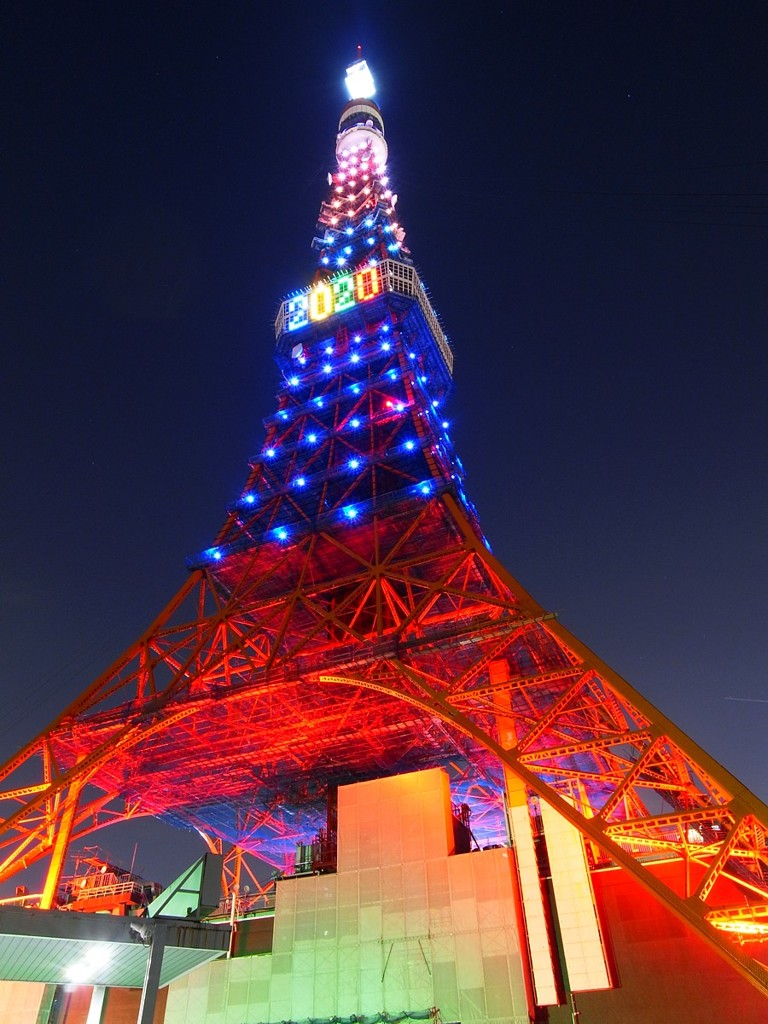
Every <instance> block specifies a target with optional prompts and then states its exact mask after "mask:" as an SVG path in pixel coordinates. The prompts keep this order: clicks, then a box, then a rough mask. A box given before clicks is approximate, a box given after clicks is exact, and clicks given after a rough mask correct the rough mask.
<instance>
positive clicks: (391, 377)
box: [387, 370, 397, 380]
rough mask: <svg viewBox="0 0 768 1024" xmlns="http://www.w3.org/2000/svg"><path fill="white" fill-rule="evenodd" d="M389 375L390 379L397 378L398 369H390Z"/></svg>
mask: <svg viewBox="0 0 768 1024" xmlns="http://www.w3.org/2000/svg"><path fill="white" fill-rule="evenodd" d="M387 376H388V377H389V379H390V380H397V370H389V371H388V373H387Z"/></svg>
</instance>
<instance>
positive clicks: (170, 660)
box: [2, 494, 768, 986]
mask: <svg viewBox="0 0 768 1024" xmlns="http://www.w3.org/2000/svg"><path fill="white" fill-rule="evenodd" d="M399 521H400V520H399V519H398V522H399ZM380 527H381V528H380ZM334 551H336V552H338V554H339V558H340V559H341V561H342V562H343V561H344V559H345V558H347V559H349V567H348V569H347V570H345V572H344V573H343V575H342V578H341V580H339V579H337V580H336V581H335V582H334V581H333V580H331V579H330V578H328V576H327V573H326V570H325V568H324V567H325V566H327V565H328V563H329V561H331V560H332V558H333V552H334ZM350 552H352V554H350ZM241 557H242V558H243V559H244V560H245V562H244V564H243V567H242V579H243V580H244V581H245V582H244V584H243V586H242V588H240V589H237V588H235V589H233V591H232V594H233V596H232V597H231V598H229V599H226V600H225V599H223V598H222V596H221V586H220V584H219V583H218V581H217V580H216V578H215V576H214V573H213V570H211V571H206V570H199V571H198V572H197V573H196V574H195V575H194V576H193V577H192V579H191V580H190V581H189V583H188V584H187V585H186V587H185V588H183V590H182V591H181V592H180V594H179V595H178V597H177V599H176V600H175V601H174V602H172V604H171V605H170V606H169V608H168V609H167V610H166V612H164V613H163V615H162V616H161V617H160V618H159V619H158V621H157V622H156V623H155V624H154V625H153V627H152V628H151V629H150V630H149V631H148V632H147V633H146V634H145V636H144V637H143V638H142V639H141V640H140V641H139V643H138V644H137V645H135V647H134V648H132V649H131V650H130V651H129V652H127V654H126V656H125V658H124V659H122V660H121V662H120V663H119V664H118V665H116V666H115V667H114V668H113V669H112V670H111V671H110V672H108V673H106V674H105V675H104V676H103V677H102V678H101V679H100V680H98V681H97V682H96V683H95V684H94V686H93V687H92V688H91V689H90V690H89V691H87V692H86V693H85V694H84V695H83V696H82V697H81V698H80V699H79V700H78V701H77V702H76V703H75V704H73V705H72V706H71V707H70V708H69V709H67V711H66V712H65V713H64V714H63V715H62V716H61V717H60V718H59V719H58V720H57V722H55V723H54V724H53V725H52V726H51V727H50V728H49V729H48V730H46V732H45V733H44V734H42V735H41V736H40V737H38V738H37V739H36V740H35V741H33V743H31V744H29V745H28V746H27V747H26V748H25V749H24V751H22V752H21V754H20V755H19V756H18V757H17V758H16V759H14V761H12V762H10V763H9V764H7V765H6V766H5V768H4V769H3V773H2V774H3V778H4V780H5V791H4V793H3V794H2V797H3V800H4V807H5V809H6V821H5V827H4V830H3V832H2V851H3V863H2V876H3V877H5V878H7V877H10V876H11V875H12V874H13V873H14V872H15V871H17V870H18V869H19V868H20V867H22V866H24V865H25V864H28V863H30V862H32V861H34V860H36V859H38V858H39V857H41V856H43V855H44V854H45V853H47V852H49V851H50V850H51V848H52V846H53V844H54V841H55V839H56V836H57V833H58V831H59V829H60V827H61V823H62V821H63V820H64V816H65V814H66V813H67V812H69V814H70V817H71V818H72V820H71V822H70V823H69V824H70V826H71V828H70V834H69V836H68V838H71V839H75V838H80V837H82V836H84V835H86V834H88V833H89V832H90V831H92V830H93V828H95V827H98V826H99V824H100V823H101V822H102V821H104V820H115V818H116V817H118V818H119V817H120V816H121V815H123V816H130V815H135V814H142V813H143V814H146V813H152V814H159V813H163V812H171V813H174V814H176V815H178V816H179V817H184V818H185V819H186V820H187V821H188V822H190V823H193V824H196V825H199V826H200V827H201V828H207V831H208V832H209V833H214V834H215V831H216V830H215V826H214V827H213V828H212V827H211V824H210V821H208V820H206V816H207V814H208V813H209V810H210V792H209V787H210V783H206V781H205V780H206V779H214V778H215V786H216V796H217V799H219V800H221V801H222V802H226V801H227V800H230V801H232V804H233V806H236V807H241V808H242V810H243V822H244V824H245V822H246V819H247V827H246V832H248V831H249V832H250V835H249V834H244V835H243V836H242V839H243V842H242V844H241V845H243V846H246V847H248V846H250V848H251V849H252V850H254V851H255V852H258V853H260V854H262V855H264V854H265V853H266V854H267V855H268V847H269V842H268V840H267V839H265V838H264V828H263V827H262V828H261V831H260V832H259V835H260V836H261V838H260V839H259V841H258V842H253V840H252V837H253V835H254V833H255V832H256V831H258V829H257V828H256V822H258V823H259V824H260V825H261V826H264V825H265V824H266V826H267V828H270V827H271V828H272V829H273V830H274V833H275V835H282V834H283V833H284V832H285V831H286V829H288V828H289V826H288V825H286V821H285V817H284V815H282V816H281V808H284V807H285V806H286V801H290V800H291V798H292V797H293V798H294V799H295V801H296V805H299V804H300V794H299V790H300V787H301V785H302V782H306V780H307V779H317V778H323V777H325V778H329V777H331V776H333V777H335V778H338V777H339V776H342V777H348V778H354V777H366V776H368V775H370V774H382V773H386V772H387V771H388V770H393V769H394V770H397V764H398V761H400V760H401V759H402V757H403V753H404V752H409V751H410V752H415V759H416V761H417V763H421V764H428V763H430V762H433V763H434V762H440V761H444V759H445V758H446V756H449V755H450V750H449V749H448V748H447V747H446V737H448V738H449V739H450V740H451V742H452V743H453V745H454V752H459V753H460V752H461V750H462V745H463V744H465V743H466V742H467V741H466V737H469V738H470V740H471V741H472V745H473V749H476V750H485V751H487V752H489V753H490V754H491V755H493V756H494V757H495V758H497V759H498V760H499V761H501V762H503V763H505V764H507V765H509V766H510V767H511V768H512V769H513V770H514V771H516V772H517V773H518V774H519V775H520V776H521V777H522V778H523V779H524V781H525V782H526V783H527V784H528V785H529V786H530V788H531V789H532V790H533V791H535V792H537V793H538V794H539V795H540V796H541V797H542V798H544V799H545V800H547V801H549V802H550V803H551V804H552V805H553V806H555V807H556V808H557V809H558V810H559V811H560V812H561V813H562V814H563V815H564V816H565V817H567V818H568V819H569V820H571V821H572V822H573V823H574V824H576V825H577V827H579V828H580V829H581V830H582V832H583V833H584V834H585V835H586V836H588V837H589V838H590V839H591V840H593V841H594V842H595V843H597V844H598V845H599V846H600V847H601V848H602V849H604V850H605V851H607V853H608V854H609V855H610V856H611V857H612V858H613V859H614V860H615V861H616V862H618V863H620V864H622V865H623V866H624V867H626V868H627V869H628V870H629V871H631V872H632V874H633V875H634V876H635V877H636V878H638V879H639V880H640V881H642V882H643V883H644V884H645V885H646V886H647V887H648V888H649V889H651V890H652V891H654V892H655V894H656V895H657V896H658V897H659V898H660V899H662V901H663V902H665V903H666V904H667V905H668V906H670V907H671V908H672V909H674V910H675V911H676V912H677V913H678V914H679V915H680V916H681V917H683V918H684V919H685V920H686V921H687V922H688V923H689V924H691V925H693V926H694V927H695V928H697V929H698V930H699V931H700V932H701V933H702V934H704V935H705V936H706V937H707V938H708V940H709V941H710V942H711V943H712V944H713V945H715V946H717V947H718V948H719V949H720V951H721V952H723V953H724V955H726V956H727V957H728V958H729V959H730V960H731V962H732V963H734V964H735V965H736V966H738V968H739V970H741V971H742V972H743V973H744V974H746V975H747V976H748V977H750V978H751V980H752V981H753V982H755V983H756V984H758V985H761V986H765V984H766V975H765V969H764V968H763V966H762V965H761V964H759V963H758V962H757V961H754V960H753V959H752V958H751V957H750V956H749V955H748V954H747V953H746V952H745V949H746V947H744V948H741V947H737V946H736V945H734V944H733V943H732V941H731V940H730V939H729V938H728V937H724V936H723V935H721V934H720V933H718V932H717V931H715V929H714V928H713V926H712V925H711V924H710V923H709V921H708V919H707V918H708V915H709V914H710V913H711V912H712V911H713V910H716V909H721V908H719V907H718V902H717V893H718V881H719V880H721V879H727V880H729V881H730V882H732V883H733V884H735V885H737V886H739V887H740V888H741V890H742V891H743V893H744V899H745V901H746V904H749V903H750V902H753V903H755V904H756V905H758V904H762V903H765V902H766V901H767V900H768V884H766V861H767V857H766V844H765V824H766V821H768V814H767V813H766V808H765V807H764V805H763V804H762V803H760V801H758V800H757V799H756V798H755V797H753V796H752V795H751V794H749V793H747V792H746V791H745V790H744V789H743V787H741V786H740V785H739V784H738V783H737V782H736V780H735V779H733V778H732V776H730V775H729V774H728V773H727V772H726V771H725V770H724V769H722V768H721V767H720V766H719V765H717V764H716V763H715V762H714V761H713V760H712V759H711V758H709V757H708V755H706V753H705V752H704V751H702V750H700V749H699V748H698V747H697V746H696V745H695V744H694V743H693V742H692V741H691V740H689V739H688V738H687V737H685V736H684V735H683V734H682V733H681V732H680V731H679V730H678V729H676V727H675V726H674V725H673V724H672V723H671V722H669V721H668V720H667V719H666V718H665V717H664V716H663V715H662V714H661V713H660V712H658V711H657V710H656V709H654V708H653V707H652V706H651V705H649V704H648V703H647V702H646V701H645V700H644V699H643V698H642V697H641V696H640V695H639V694H638V693H636V692H635V691H634V690H633V689H632V688H631V687H630V686H629V685H628V684H627V683H625V682H624V681H623V680H621V679H620V678H619V677H618V676H616V675H615V674H614V673H613V672H611V670H610V669H608V668H607V666H605V665H603V664H602V663H601V662H600V661H599V660H598V659H596V658H595V657H594V655H592V654H591V652H589V651H588V650H587V649H586V648H584V647H583V645H581V644H580V643H579V642H578V641H577V640H576V639H575V638H573V637H572V636H570V634H568V633H567V631H566V630H564V629H563V628H562V627H561V626H560V625H559V623H557V621H556V620H554V619H553V618H552V617H551V616H548V615H547V614H546V613H545V611H544V610H543V609H542V608H541V607H540V606H538V605H537V604H536V603H535V602H534V601H533V600H532V599H531V598H530V596H529V595H527V594H526V593H525V592H524V591H523V590H522V589H521V588H520V587H519V585H518V584H517V583H516V582H515V581H514V580H513V579H512V578H511V577H509V576H508V575H507V573H506V572H505V571H504V570H503V568H502V567H501V566H499V565H498V564H497V563H496V562H495V561H494V559H493V558H492V556H490V555H489V554H488V552H487V551H486V549H485V548H484V546H483V545H482V544H481V543H480V542H479V540H478V539H477V537H476V535H475V532H474V530H473V529H472V528H471V527H470V525H469V523H468V522H467V520H466V519H465V517H464V515H463V513H462V512H461V509H460V508H459V506H458V505H457V504H456V502H455V501H454V499H453V498H452V497H451V496H450V495H449V494H445V495H442V496H440V497H436V498H432V499H429V500H426V501H424V502H422V503H419V504H414V505H412V506H411V508H410V510H409V514H408V515H405V514H403V518H402V522H401V523H400V528H398V529H396V530H395V529H392V523H391V521H389V520H385V521H384V522H382V524H379V523H377V522H376V521H372V522H370V523H366V524H361V525H360V526H357V525H356V526H355V530H354V536H352V535H350V534H349V531H348V530H342V529H341V528H339V529H338V531H337V532H336V533H335V534H334V533H331V532H328V533H327V534H323V535H319V534H308V535H307V536H306V537H304V538H303V539H302V540H299V541H297V542H296V543H293V544H288V545H286V546H277V545H275V546H273V547H271V548H270V549H269V550H268V551H266V553H265V549H263V548H260V549H255V550H254V551H253V552H251V553H250V554H248V555H246V554H243V555H242V556H241ZM248 559H250V563H248ZM246 563H248V564H246ZM353 566H356V568H353ZM275 573H277V574H279V575H280V577H281V578H283V576H284V577H285V578H290V579H292V580H294V581H295V585H294V588H293V590H292V591H290V592H287V593H286V592H285V591H282V592H281V593H280V594H279V595H277V594H275V593H273V588H272V586H271V581H272V579H273V576H274V574H275ZM499 716H503V717H504V718H505V719H506V720H510V719H512V720H513V721H514V727H515V734H516V736H517V738H518V739H517V745H516V747H515V748H514V749H512V750H504V749H502V747H501V746H500V745H499V742H498V738H497V730H496V720H497V718H498V717H499ZM435 718H439V719H441V720H442V721H443V722H444V723H446V728H445V729H443V730H442V731H441V733H440V740H439V742H435V739H434V733H433V731H431V730H430V724H431V723H432V722H433V721H434V720H435ZM35 764H37V765H38V768H37V770H36V777H35V780H34V782H33V783H32V784H31V785H30V784H29V778H28V777H27V784H26V785H23V786H18V787H17V786H15V785H14V782H13V779H14V776H16V775H18V774H19V773H20V772H21V771H22V770H23V769H29V768H30V767H31V766H33V765H35ZM275 780H278V782H279V785H277V786H275V784H274V783H275ZM77 787H81V789H82V792H81V794H80V798H79V800H78V801H76V802H75V803H73V801H72V800H70V798H69V794H71V793H73V792H74V791H76V789H77ZM246 809H247V813H246ZM296 834H298V833H296ZM649 852H664V853H665V855H667V856H670V857H674V858H679V859H681V860H689V861H693V862H695V863H697V864H698V865H700V866H701V867H702V868H703V875H701V881H700V882H699V884H698V885H697V888H696V890H695V891H693V892H690V893H687V894H683V895H680V894H678V893H676V892H673V891H671V890H669V889H668V888H667V887H666V886H665V885H664V884H663V883H661V882H660V881H659V880H658V879H656V878H655V877H654V876H653V875H652V874H651V873H650V872H649V871H648V870H647V869H646V867H645V865H644V858H645V857H646V856H647V854H648V853H649Z"/></svg>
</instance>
